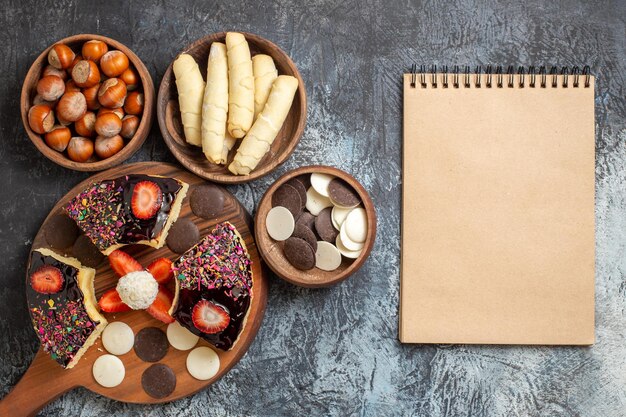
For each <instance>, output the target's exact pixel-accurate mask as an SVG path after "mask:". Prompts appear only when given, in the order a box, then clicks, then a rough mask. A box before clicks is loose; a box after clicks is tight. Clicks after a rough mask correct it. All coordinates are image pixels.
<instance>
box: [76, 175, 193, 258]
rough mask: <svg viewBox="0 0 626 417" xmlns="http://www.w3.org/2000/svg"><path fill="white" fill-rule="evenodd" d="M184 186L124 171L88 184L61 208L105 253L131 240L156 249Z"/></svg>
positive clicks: (176, 211)
mask: <svg viewBox="0 0 626 417" xmlns="http://www.w3.org/2000/svg"><path fill="white" fill-rule="evenodd" d="M188 187H189V186H188V185H187V184H186V183H184V182H182V181H179V180H177V179H175V178H165V177H159V176H156V175H143V174H131V175H125V176H123V177H118V178H114V179H111V180H105V181H100V182H96V183H93V184H91V185H89V186H88V187H87V188H86V189H85V190H84V191H82V192H81V193H80V194H78V195H77V196H76V197H74V198H73V199H72V200H71V201H70V202H69V203H68V204H67V205H66V206H65V211H66V212H67V214H68V216H70V217H71V218H72V219H73V220H74V221H75V222H76V224H77V225H78V227H79V228H80V229H81V230H82V231H83V232H84V233H85V235H86V236H87V237H89V239H91V241H92V242H93V243H94V245H96V247H97V248H98V249H99V250H100V251H101V252H102V253H103V254H105V255H108V254H109V253H111V252H113V251H114V250H115V249H118V248H120V247H122V246H124V245H130V244H135V243H138V244H143V245H149V246H152V247H154V248H157V249H158V248H160V247H162V246H163V244H164V243H165V239H166V237H167V233H168V231H169V228H170V226H171V225H172V224H173V223H174V222H175V221H176V219H177V218H178V214H179V213H180V206H181V204H182V201H183V198H185V194H186V193H187V189H188Z"/></svg>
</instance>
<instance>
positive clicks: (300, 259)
mask: <svg viewBox="0 0 626 417" xmlns="http://www.w3.org/2000/svg"><path fill="white" fill-rule="evenodd" d="M318 245H319V243H318ZM318 250H319V246H318ZM283 251H284V252H285V258H287V261H289V263H290V264H291V265H293V267H294V268H297V269H301V270H303V271H306V270H308V269H313V267H314V266H315V251H314V250H313V248H312V247H311V245H309V244H308V243H306V241H305V240H304V239H300V238H299V237H290V238H289V239H287V240H286V241H285V246H284V247H283Z"/></svg>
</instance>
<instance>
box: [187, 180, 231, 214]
mask: <svg viewBox="0 0 626 417" xmlns="http://www.w3.org/2000/svg"><path fill="white" fill-rule="evenodd" d="M189 206H190V207H191V211H193V214H195V215H196V216H198V217H202V218H203V219H207V220H210V219H214V218H216V217H217V216H219V214H220V213H221V212H222V210H223V209H224V193H223V192H222V190H221V189H220V188H219V187H218V186H217V185H213V184H203V185H198V186H196V187H194V188H193V191H192V192H191V195H190V196H189Z"/></svg>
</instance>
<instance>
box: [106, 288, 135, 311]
mask: <svg viewBox="0 0 626 417" xmlns="http://www.w3.org/2000/svg"><path fill="white" fill-rule="evenodd" d="M98 305H99V306H100V309H101V310H102V311H104V312H107V313H119V312H122V311H130V310H131V308H130V307H128V306H127V305H126V304H124V302H123V301H122V299H121V298H120V295H119V294H118V293H117V290H116V289H115V288H112V289H110V290H108V291H107V292H105V293H104V294H102V297H100V300H99V301H98Z"/></svg>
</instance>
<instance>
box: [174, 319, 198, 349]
mask: <svg viewBox="0 0 626 417" xmlns="http://www.w3.org/2000/svg"><path fill="white" fill-rule="evenodd" d="M199 339H200V336H197V335H195V334H193V333H191V332H190V331H189V330H187V329H186V328H185V327H183V326H181V325H180V323H178V322H177V321H175V322H173V323H170V324H169V325H168V326H167V340H168V341H169V342H170V345H172V347H173V348H174V349H178V350H189V349H191V348H192V347H194V346H195V345H196V344H197V343H198V340H199Z"/></svg>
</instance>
